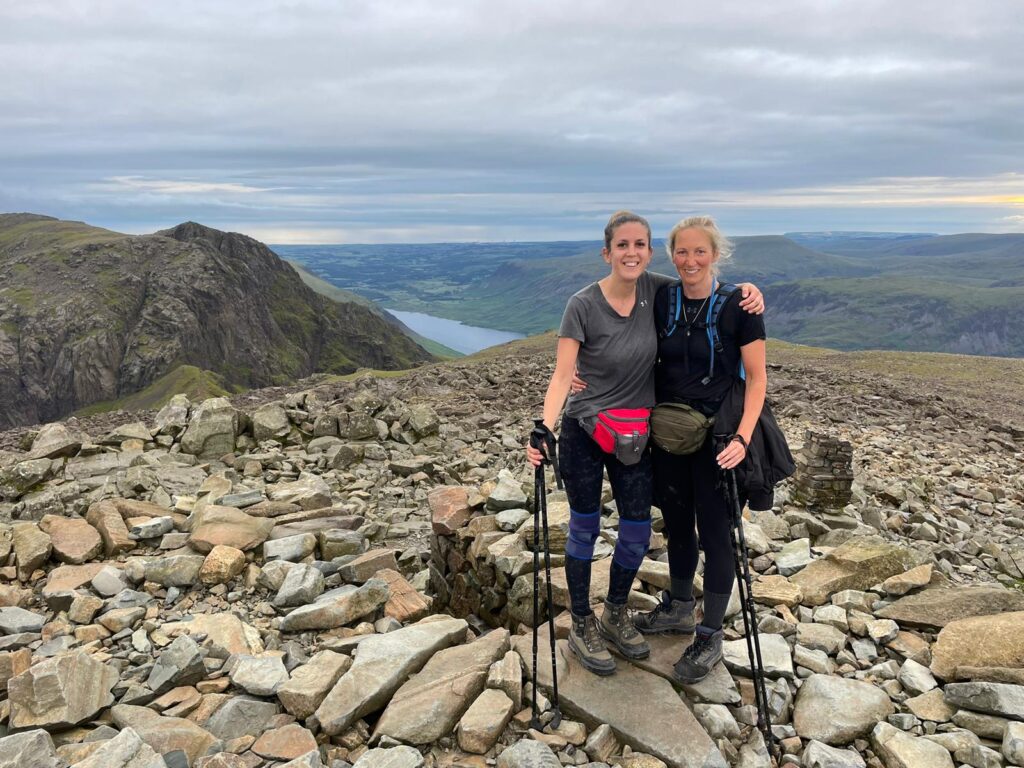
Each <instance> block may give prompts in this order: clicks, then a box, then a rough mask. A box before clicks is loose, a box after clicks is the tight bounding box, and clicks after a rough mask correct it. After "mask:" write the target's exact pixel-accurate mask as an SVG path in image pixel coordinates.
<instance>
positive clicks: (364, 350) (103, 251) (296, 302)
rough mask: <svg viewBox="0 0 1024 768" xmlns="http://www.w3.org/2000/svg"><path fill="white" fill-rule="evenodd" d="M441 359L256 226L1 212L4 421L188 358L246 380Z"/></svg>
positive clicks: (225, 383) (146, 380) (189, 363)
mask: <svg viewBox="0 0 1024 768" xmlns="http://www.w3.org/2000/svg"><path fill="white" fill-rule="evenodd" d="M428 359H430V355H429V354H428V353H427V352H426V351H424V350H423V349H422V348H421V347H419V346H418V345H417V344H416V343H415V342H413V341H412V340H411V339H409V338H408V337H407V336H405V335H404V334H403V333H401V331H400V330H399V329H398V328H396V327H395V326H394V325H392V324H390V323H388V322H386V321H385V320H384V319H383V318H381V317H380V316H379V315H378V314H375V313H373V312H371V311H369V310H368V309H366V308H365V307H363V306H360V305H358V304H356V303H338V302H335V301H331V300H329V299H327V298H325V297H323V296H321V295H319V294H317V293H315V292H314V291H312V290H311V289H310V288H308V287H307V286H306V285H305V284H304V283H303V282H302V280H301V279H300V278H299V276H298V275H297V274H296V273H295V271H294V270H293V269H292V268H291V267H290V266H289V265H287V264H286V263H285V262H283V261H282V260H281V259H279V258H278V257H277V256H276V255H275V254H274V253H273V252H271V251H270V250H269V249H268V248H267V247H266V246H264V245H263V244H262V243H259V242H257V241H256V240H253V239H252V238H249V237H245V236H244V235H239V234H234V233H225V232H219V231H217V230H214V229H209V228H207V227H203V226H201V225H199V224H193V223H186V224H180V225H179V226H177V227H174V228H173V229H169V230H165V231H162V232H158V233H156V234H154V235H146V236H140V237H130V236H127V235H121V234H119V233H116V232H110V231H107V230H103V229H97V228H95V227H89V226H87V225H84V224H81V223H78V222H66V221H58V220H57V219H52V218H49V217H46V216H35V215H31V214H4V215H0V428H4V427H10V426H13V425H17V424H33V423H39V422H45V421H51V420H53V419H58V418H62V417H64V416H67V415H68V414H69V413H71V412H72V411H74V410H76V409H79V408H82V407H83V406H87V405H90V404H93V403H97V402H103V401H111V400H116V399H118V398H122V397H124V396H125V395H129V394H131V393H135V392H139V391H140V390H143V389H145V388H146V387H150V386H151V385H154V384H157V383H159V382H161V381H166V380H168V379H174V378H175V377H176V376H177V377H178V378H181V376H182V371H183V370H184V369H185V368H186V367H190V369H192V370H194V369H199V370H200V371H205V372H207V375H208V376H210V378H211V380H212V381H214V382H215V383H216V385H217V386H220V387H221V388H222V389H223V390H226V391H234V390H236V389H237V388H248V387H265V386H269V385H273V384H283V383H287V382H292V381H295V380H296V379H298V378H302V377H304V376H308V375H310V374H311V373H313V372H316V371H323V372H333V373H349V372H352V371H355V370H356V369H357V368H359V367H371V368H380V369H395V368H407V367H410V366H411V365H413V364H415V363H417V362H422V361H424V360H428Z"/></svg>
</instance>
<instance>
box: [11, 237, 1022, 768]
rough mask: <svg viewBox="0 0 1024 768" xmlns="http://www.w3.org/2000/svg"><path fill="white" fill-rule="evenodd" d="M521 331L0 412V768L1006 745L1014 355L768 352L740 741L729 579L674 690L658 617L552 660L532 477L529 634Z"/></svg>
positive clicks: (600, 571)
mask: <svg viewBox="0 0 1024 768" xmlns="http://www.w3.org/2000/svg"><path fill="white" fill-rule="evenodd" d="M186 239H188V238H186ZM124 245H125V247H128V246H129V245H130V243H129V242H128V241H126V242H125V243H124ZM89 253H92V252H91V251H90V252H88V253H86V252H84V251H83V253H82V254H80V255H77V256H75V258H83V259H84V258H89V255H88V254H89ZM553 347H554V345H553V340H552V339H551V337H550V336H548V337H541V338H538V339H531V340H527V341H526V342H523V343H517V344H514V345H510V346H507V347H503V348H499V349H496V350H491V351H488V352H486V353H483V354H480V355H477V356H474V357H472V358H466V359H463V360H460V361H457V362H449V363H444V364H431V365H427V366H424V367H421V368H418V369H415V370H412V371H409V372H407V373H405V374H403V375H401V376H398V377H375V376H373V375H369V374H367V375H363V376H360V377H357V378H355V379H352V380H349V381H338V380H335V381H330V382H326V383H325V382H322V381H321V382H318V381H317V380H308V381H306V382H302V383H300V384H299V385H296V386H294V387H290V388H277V389H265V390H255V391H250V392H248V393H245V394H243V395H236V396H235V397H233V398H230V399H229V398H226V397H217V398H211V399H206V400H205V401H196V402H192V401H190V400H189V398H187V397H185V396H181V395H179V396H176V397H174V398H173V399H172V400H171V401H170V402H169V403H168V404H167V405H166V406H165V407H164V408H162V409H161V410H159V411H158V412H152V411H150V412H136V413H114V414H106V415H104V416H102V417H94V418H92V419H84V418H83V419H71V420H68V421H65V422H58V423H52V424H48V425H46V426H44V427H42V428H32V429H20V430H15V431H8V432H6V433H2V434H0V768H34V767H37V766H38V767H43V766H46V768H68V766H75V768H168V767H173V768H181V767H183V766H192V767H193V768H260V767H262V766H266V767H268V768H269V767H270V766H287V767H288V768H299V767H300V766H301V767H302V768H317V767H322V766H328V767H329V768H350V767H351V766H355V767H356V768H384V767H387V768H455V767H456V766H458V767H459V768H485V766H492V765H497V766H498V768H533V767H534V766H551V767H552V768H557V766H592V767H593V768H608V767H609V766H620V767H622V768H660V767H663V766H670V767H671V768H711V767H713V766H722V767H723V768H724V767H725V766H736V767H738V768H765V767H767V766H769V765H770V764H771V757H770V754H771V753H775V754H776V755H777V757H778V764H780V765H789V766H794V767H795V768H796V767H802V768H843V767H846V766H849V767H851V768H852V767H853V766H860V767H861V768H864V767H865V766H871V767H872V768H939V767H942V766H965V765H967V766H973V767H974V768H982V767H984V768H988V767H990V766H991V767H992V768H996V767H1006V768H1009V766H1024V594H1022V592H1021V584H1022V582H1024V571H1022V568H1024V538H1022V536H1021V531H1022V529H1024V462H1022V458H1024V428H1022V424H1024V420H1022V417H1024V412H1022V411H1024V406H1022V403H1021V400H1020V395H1019V393H1020V391H1021V384H1022V377H1021V367H1020V366H1019V365H1016V364H1015V362H1014V361H991V360H989V361H986V360H983V359H965V358H955V357H936V356H931V357H927V356H913V355H907V356H901V357H900V358H898V359H895V360H894V359H893V358H892V357H887V356H884V355H880V356H878V357H872V356H871V354H870V353H858V355H857V356H852V355H841V354H833V353H827V352H823V351H818V350H808V349H803V348H798V347H790V346H786V345H775V344H773V345H772V346H771V348H770V353H769V359H770V361H771V370H770V377H769V378H770V400H771V402H772V403H773V405H774V408H775V412H776V414H777V416H778V418H779V420H780V423H781V424H782V426H783V428H784V429H785V431H786V432H787V434H788V436H789V438H790V441H791V444H792V447H793V449H794V452H795V454H796V455H797V458H798V461H797V463H798V471H797V474H796V475H794V477H793V478H791V479H790V480H788V481H786V482H785V483H784V484H783V485H782V486H781V487H780V488H779V489H777V493H776V497H775V504H774V507H773V508H772V509H771V510H770V511H764V512H747V513H746V514H745V519H744V523H743V525H744V529H745V534H746V539H747V542H748V546H749V549H750V557H751V559H750V565H751V568H752V576H753V580H754V583H753V590H752V592H753V597H754V605H755V609H756V613H757V616H756V620H757V627H758V631H759V636H760V644H761V649H762V656H763V662H764V669H765V672H766V675H767V693H768V706H769V709H770V713H769V714H770V717H771V722H772V739H771V741H772V744H770V745H767V744H765V743H764V741H763V739H762V737H761V735H760V733H759V732H758V730H757V729H756V727H755V724H756V723H757V720H758V717H757V715H758V713H757V709H756V706H755V699H754V689H753V683H752V677H751V676H752V670H751V663H750V659H749V656H748V654H747V646H746V640H745V639H744V633H745V630H744V624H743V621H742V618H741V615H740V605H739V601H738V600H737V599H734V600H733V604H732V605H731V606H730V609H729V617H728V619H727V624H726V628H725V634H726V638H725V654H724V659H723V662H722V663H721V664H719V665H718V666H717V667H716V668H715V669H713V670H712V673H711V674H710V675H709V676H708V678H707V679H705V680H704V681H702V682H701V683H699V684H696V685H687V686H679V685H678V684H676V683H675V682H674V681H673V679H672V674H671V673H672V665H673V663H674V662H675V661H676V659H678V657H679V655H680V654H681V652H682V650H683V649H684V647H685V645H686V643H687V642H689V640H688V638H680V637H652V638H651V646H652V651H651V656H650V658H648V659H645V660H643V661H639V662H634V663H631V662H628V661H626V660H625V659H621V658H620V659H618V660H617V664H618V670H617V672H616V674H615V675H613V676H611V677H607V678H598V677H596V676H594V675H591V674H589V673H587V672H586V671H585V670H583V669H582V668H581V667H580V666H579V664H578V663H577V662H576V661H575V658H574V657H572V656H571V655H569V654H568V653H566V650H565V641H564V638H565V636H566V633H567V629H568V621H567V614H566V611H565V608H566V605H567V594H566V588H565V574H564V568H563V567H562V566H563V563H564V550H563V548H564V543H565V538H566V526H567V520H568V507H567V504H566V502H565V499H564V496H562V495H560V494H559V493H557V492H554V491H553V490H552V492H551V494H550V496H549V537H548V538H549V541H550V544H551V549H552V552H551V554H552V559H553V562H552V566H553V571H552V574H551V584H550V586H551V588H552V593H553V600H554V605H553V606H552V614H553V616H552V618H553V619H554V625H555V629H556V635H557V641H556V647H555V652H554V654H553V655H552V653H551V651H550V649H549V646H548V635H547V627H546V626H545V625H546V621H545V622H544V625H542V626H541V630H542V632H541V634H540V642H541V645H540V653H539V656H538V657H537V658H536V659H534V656H533V652H532V642H531V625H532V624H533V623H534V622H535V621H536V620H545V619H546V615H541V616H536V617H535V616H534V614H533V606H532V603H533V589H534V576H533V557H534V553H533V552H532V550H531V547H532V546H533V540H534V520H533V509H534V506H535V500H534V499H533V498H532V497H533V493H534V491H533V472H532V470H530V469H528V468H527V467H526V466H525V463H524V456H523V451H522V444H523V441H524V438H525V435H526V434H527V432H528V430H529V428H530V427H531V419H532V418H533V417H534V416H535V415H536V413H537V412H538V410H539V408H540V404H541V401H542V398H543V392H544V387H545V385H546V382H547V378H548V376H549V375H550V373H551V369H552V362H553ZM986 366H987V367H986ZM548 484H549V486H551V477H550V473H549V474H548ZM605 500H606V504H605V512H606V514H605V515H604V516H603V530H602V536H601V540H600V541H599V543H598V546H597V548H596V553H595V557H596V558H597V560H596V561H595V563H594V576H593V583H592V597H593V600H594V602H595V608H596V609H597V610H600V604H599V601H600V599H601V597H602V594H603V591H604V590H606V589H607V578H608V567H609V558H610V555H611V551H612V548H613V545H614V542H615V539H616V536H617V530H618V517H617V514H616V509H615V503H614V500H613V499H612V498H611V495H610V493H608V494H606V495H605ZM654 517H655V526H654V529H655V530H654V533H653V534H652V537H651V548H650V551H649V553H648V556H647V559H646V560H645V562H644V564H643V567H642V568H641V569H640V572H639V574H638V578H637V580H636V582H635V583H634V589H633V591H632V593H631V595H630V605H631V607H632V608H634V609H636V610H646V609H649V608H651V607H653V606H654V605H655V604H656V603H657V600H658V595H659V593H660V591H661V590H663V589H665V588H667V586H668V568H667V563H666V549H665V538H664V533H663V529H664V527H663V521H662V519H661V515H660V513H659V512H658V511H657V510H655V515H654ZM539 581H540V588H541V595H544V594H546V591H547V586H548V585H547V584H546V583H545V582H546V577H545V576H544V574H543V573H541V574H540V579H539ZM699 581H700V580H699V579H698V585H699ZM553 669H554V670H557V672H558V682H559V697H558V701H557V702H555V701H554V690H553V685H552V683H553V679H552V670H553ZM534 697H536V699H537V702H538V707H539V711H538V717H537V719H535V718H534V716H533V712H532V710H531V701H532V700H533V698H534ZM555 703H557V704H558V705H559V707H560V711H561V714H562V718H561V721H560V722H558V723H557V724H556V722H555V720H554V714H555V713H554V710H553V705H554V704H555Z"/></svg>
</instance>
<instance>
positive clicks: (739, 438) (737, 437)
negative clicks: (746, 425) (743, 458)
mask: <svg viewBox="0 0 1024 768" xmlns="http://www.w3.org/2000/svg"><path fill="white" fill-rule="evenodd" d="M733 440H737V441H739V443H740V445H742V446H743V450H746V449H747V448H748V446H747V438H745V437H744V436H743V435H741V434H740V433H739V432H737V433H736V434H735V435H733V436H732V437H730V438H729V442H730V443H731V442H732V441H733Z"/></svg>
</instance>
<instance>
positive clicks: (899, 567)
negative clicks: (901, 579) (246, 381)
mask: <svg viewBox="0 0 1024 768" xmlns="http://www.w3.org/2000/svg"><path fill="white" fill-rule="evenodd" d="M916 559H917V555H916V554H915V553H914V552H913V550H910V549H908V548H906V547H900V546H897V545H895V544H890V543H889V542H888V541H886V540H885V539H883V538H881V537H880V536H862V537H858V538H856V539H851V540H850V541H848V542H846V543H845V544H841V545H840V546H838V547H836V548H835V549H834V550H832V552H830V553H829V554H828V555H826V556H825V557H823V558H821V559H820V560H815V561H814V562H812V563H810V564H809V565H808V566H807V567H806V568H804V569H803V570H801V571H800V572H799V573H797V574H795V575H793V576H792V577H791V578H790V581H791V582H792V583H793V584H796V585H797V586H798V587H800V589H801V590H802V591H803V595H804V604H805V605H824V604H825V603H827V602H828V599H829V597H831V596H832V595H833V594H835V593H836V592H839V591H841V590H844V589H867V588H868V587H871V586H872V585H874V584H878V583H880V582H882V581H885V580H886V579H887V578H889V577H890V576H895V575H897V574H900V573H905V572H906V571H908V570H909V569H910V568H912V567H913V566H915V565H917V562H916Z"/></svg>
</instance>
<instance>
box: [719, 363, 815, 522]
mask: <svg viewBox="0 0 1024 768" xmlns="http://www.w3.org/2000/svg"><path fill="white" fill-rule="evenodd" d="M746 389H747V387H746V382H745V381H743V379H736V382H735V383H734V384H733V386H732V389H730V390H729V393H728V394H727V395H726V396H725V399H724V400H723V401H722V404H721V406H719V408H718V414H717V415H716V417H715V437H716V439H719V438H721V439H727V438H728V437H729V436H731V435H733V434H735V433H736V428H737V427H739V425H740V420H741V419H742V418H743V398H744V395H745V394H746ZM795 470H796V464H795V463H794V461H793V454H792V453H790V451H789V444H788V443H787V442H786V436H785V435H784V434H783V433H782V429H781V428H780V427H779V423H778V422H777V421H776V420H775V415H774V414H773V413H772V410H771V408H770V407H769V406H768V402H767V400H766V401H765V404H764V406H763V407H762V408H761V415H760V416H759V417H758V419H757V425H756V426H755V427H754V434H753V435H751V438H750V445H748V446H747V455H746V458H744V459H743V462H742V463H741V464H740V465H739V466H738V467H736V469H735V472H736V484H737V485H738V486H739V491H740V494H741V495H742V496H744V497H746V499H747V503H748V506H749V507H750V509H752V510H755V511H761V510H768V509H771V508H772V505H773V504H774V502H775V486H776V485H778V484H779V483H780V482H782V481H783V480H785V479H786V478H787V477H789V476H790V475H792V474H793V472H794V471H795Z"/></svg>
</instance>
